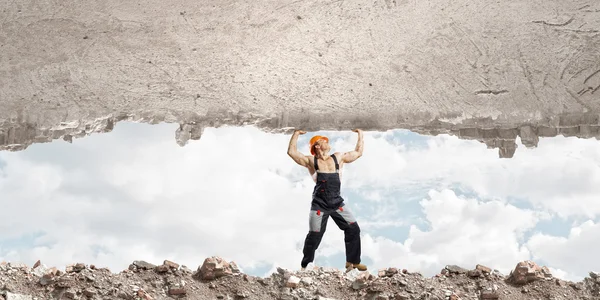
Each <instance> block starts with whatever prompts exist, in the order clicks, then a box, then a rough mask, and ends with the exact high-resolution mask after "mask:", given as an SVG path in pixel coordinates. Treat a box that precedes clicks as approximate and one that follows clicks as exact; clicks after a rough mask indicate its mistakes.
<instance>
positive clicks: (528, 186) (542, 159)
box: [0, 122, 600, 281]
mask: <svg viewBox="0 0 600 300" xmlns="http://www.w3.org/2000/svg"><path fill="white" fill-rule="evenodd" d="M177 127H178V125H177V124H158V125H149V124H138V123H130V122H121V123H118V124H117V125H116V126H115V128H114V130H113V131H112V132H110V133H97V134H92V135H91V136H88V137H84V138H80V139H74V140H73V143H72V144H70V143H67V142H65V141H63V140H56V141H53V142H51V143H43V144H33V145H31V146H29V147H28V148H27V149H26V150H24V151H19V152H0V215H1V216H2V217H1V218H0V261H3V260H4V261H12V262H23V263H27V264H28V265H33V263H34V262H35V261H37V260H38V259H40V260H41V261H42V263H44V264H45V265H47V266H56V267H59V268H64V266H65V265H67V264H71V263H77V262H83V263H85V264H88V265H89V264H94V265H96V266H98V267H108V268H109V269H110V270H111V271H112V272H120V271H122V270H124V269H127V267H128V266H129V264H130V263H132V262H133V261H134V260H145V261H147V262H150V263H154V264H161V263H162V262H163V260H165V259H168V260H172V261H174V262H177V263H180V264H183V265H186V266H187V267H189V268H190V269H192V270H196V269H197V268H198V267H199V266H201V265H202V262H203V261H204V259H205V258H207V257H210V256H220V257H223V258H224V259H226V260H227V261H234V262H235V263H236V264H237V265H238V266H239V267H240V269H241V270H242V271H243V272H244V273H247V274H251V275H255V276H269V275H270V274H271V273H272V272H274V271H275V270H276V268H277V267H282V268H286V269H290V270H299V268H300V261H301V259H302V246H303V242H304V238H305V237H306V234H307V233H308V215H309V211H310V201H311V195H312V189H313V188H314V182H313V181H312V179H311V178H310V176H309V173H308V171H307V169H305V168H303V167H301V166H299V165H297V164H296V163H295V162H294V161H293V160H292V159H291V158H290V157H289V156H288V155H287V148H288V144H289V140H290V137H291V135H289V134H271V133H265V132H262V131H261V130H259V129H257V128H255V127H252V126H247V127H227V126H225V127H220V128H206V129H205V130H204V133H203V135H202V137H201V139H200V140H196V141H194V140H190V141H189V142H188V144H187V145H185V146H184V147H181V146H179V145H177V143H176V142H175V130H176V129H177ZM315 134H321V135H326V136H328V137H329V139H330V144H331V147H332V148H333V150H334V151H340V152H345V151H351V150H353V149H354V147H355V145H356V142H357V134H356V133H354V132H351V131H342V132H333V131H320V132H308V133H307V134H305V135H301V136H300V138H299V140H298V149H299V150H300V151H301V152H303V153H305V154H308V153H309V151H308V140H309V139H310V137H312V136H313V135H315ZM517 144H518V149H517V151H516V153H515V155H514V157H513V158H511V159H500V158H498V150H497V149H487V147H486V146H485V145H484V144H482V143H480V142H477V141H469V140H460V139H458V138H457V137H454V136H449V135H438V136H422V135H419V134H416V133H412V132H410V131H408V130H392V131H387V132H365V133H364V153H363V156H362V157H361V158H359V159H358V160H356V161H355V162H353V163H351V164H347V165H345V167H344V170H343V177H342V192H341V193H342V197H343V198H344V199H345V203H346V205H347V206H348V207H349V208H350V209H352V211H353V213H354V216H355V218H356V219H357V221H358V223H359V226H360V228H361V245H362V262H363V263H365V264H366V265H367V266H368V267H369V271H370V272H372V273H374V274H376V272H377V270H378V269H381V268H387V267H397V268H406V269H408V270H409V271H412V272H421V273H422V274H423V275H425V276H433V275H435V274H437V273H439V272H440V270H441V269H442V268H444V266H445V265H451V264H455V265H459V266H462V267H464V268H468V269H472V268H474V267H475V265H476V264H483V265H486V266H488V267H491V268H494V269H497V270H499V271H500V272H502V273H503V274H508V273H510V271H511V270H512V269H514V267H515V266H516V264H517V263H518V262H519V261H523V260H533V261H535V262H536V263H538V264H539V265H546V266H548V267H549V268H550V270H551V271H552V272H553V275H554V276H555V277H558V278H562V279H566V280H573V281H578V280H581V279H582V278H583V277H585V276H587V275H588V272H589V271H597V270H600V261H598V260H597V259H596V255H595V254H596V250H595V249H598V247H600V224H599V218H598V216H599V215H600V201H598V199H599V198H598V195H600V142H599V141H597V140H595V139H578V138H575V137H569V138H565V137H562V136H558V137H554V138H540V142H539V145H538V147H537V148H526V147H524V146H523V145H522V144H521V143H520V140H517ZM343 239H344V235H343V232H342V231H341V230H339V229H338V228H337V226H335V224H334V222H333V220H329V223H328V226H327V231H326V232H325V236H324V237H323V241H322V243H321V246H320V247H319V249H318V250H317V252H316V258H315V262H314V265H315V266H323V267H333V268H339V269H343V267H344V264H345V255H344V253H345V250H344V240H343Z"/></svg>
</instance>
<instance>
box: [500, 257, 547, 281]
mask: <svg viewBox="0 0 600 300" xmlns="http://www.w3.org/2000/svg"><path fill="white" fill-rule="evenodd" d="M544 278H552V274H551V273H550V270H549V269H548V268H547V267H546V266H544V267H540V266H538V265H537V264H536V263H535V262H533V261H530V260H527V261H522V262H519V263H518V264H517V266H516V267H515V269H514V270H513V271H512V272H511V274H510V275H509V281H511V282H513V283H515V284H526V283H529V282H533V281H536V280H540V279H544Z"/></svg>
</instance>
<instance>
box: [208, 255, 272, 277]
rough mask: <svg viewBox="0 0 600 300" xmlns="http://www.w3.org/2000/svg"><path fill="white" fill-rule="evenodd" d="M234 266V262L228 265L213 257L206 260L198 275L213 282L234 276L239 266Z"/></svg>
mask: <svg viewBox="0 0 600 300" xmlns="http://www.w3.org/2000/svg"><path fill="white" fill-rule="evenodd" d="M234 266H235V263H234V262H231V263H228V262H226V261H225V260H223V259H222V258H220V257H217V256H213V257H209V258H207V259H205V260H204V263H203V264H202V266H200V267H198V272H197V274H198V276H199V278H200V279H203V280H212V279H215V278H219V277H223V276H229V275H232V274H233V273H234V272H235V270H237V266H235V267H234ZM278 271H279V270H278ZM238 272H239V270H238Z"/></svg>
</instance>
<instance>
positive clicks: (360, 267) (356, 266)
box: [346, 262, 367, 271]
mask: <svg viewBox="0 0 600 300" xmlns="http://www.w3.org/2000/svg"><path fill="white" fill-rule="evenodd" d="M349 269H358V270H359V271H366V270H367V266H365V265H363V264H353V263H349V262H346V270H349Z"/></svg>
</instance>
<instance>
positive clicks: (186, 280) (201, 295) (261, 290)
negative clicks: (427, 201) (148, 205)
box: [0, 257, 600, 300]
mask: <svg viewBox="0 0 600 300" xmlns="http://www.w3.org/2000/svg"><path fill="white" fill-rule="evenodd" d="M598 297H600V276H598V274H597V273H594V272H590V277H586V278H585V279H584V280H583V281H581V282H570V281H563V280H560V279H558V278H554V277H552V274H550V272H549V271H548V269H547V268H546V267H539V266H538V265H536V264H535V263H534V262H531V261H524V262H519V263H518V264H517V266H516V267H515V270H514V271H512V272H511V274H509V275H506V276H505V275H502V274H500V273H499V272H498V271H497V270H492V269H490V268H488V267H485V266H482V265H476V266H475V268H474V269H471V270H468V269H464V268H461V267H459V266H454V265H450V266H446V267H445V268H444V269H442V270H441V272H440V274H438V275H436V276H433V277H429V278H428V277H424V276H422V275H421V274H419V273H418V272H410V271H408V270H406V269H402V270H400V269H397V268H393V267H391V268H387V269H382V270H379V271H378V272H377V275H373V274H371V273H369V272H368V271H367V272H361V271H358V270H356V269H354V270H338V269H334V268H323V267H315V268H313V269H311V270H306V271H289V270H285V269H281V268H278V270H277V272H276V273H273V274H271V276H270V277H266V278H262V277H256V276H250V275H247V274H243V273H242V272H240V271H239V269H238V268H237V266H236V264H235V263H234V262H227V261H225V260H223V259H222V258H219V257H209V258H207V259H205V261H204V263H203V264H202V265H201V266H199V267H198V268H197V269H196V271H192V270H190V269H189V268H188V267H186V266H180V265H178V264H177V263H174V262H171V261H168V260H165V261H164V262H163V264H161V265H153V264H151V263H148V262H144V261H134V262H133V263H132V264H131V265H130V266H129V268H128V269H127V270H124V271H122V272H120V273H112V272H111V271H110V270H108V269H106V268H97V267H95V266H94V265H89V266H88V265H85V264H83V263H77V264H74V265H69V266H67V267H66V268H65V271H61V270H58V269H56V268H48V267H46V266H45V265H43V264H41V263H40V262H39V261H38V262H37V263H36V264H35V265H34V266H33V267H31V268H30V267H28V266H27V265H24V264H18V263H7V262H2V263H0V300H34V299H38V300H40V299H143V300H149V299H180V298H184V299H282V300H283V299H285V300H287V299H290V300H292V299H294V300H295V299H320V300H326V299H378V300H384V299H400V300H409V299H410V300H413V299H415V300H416V299H439V300H442V299H443V300H459V299H507V300H516V299H599V298H598Z"/></svg>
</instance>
